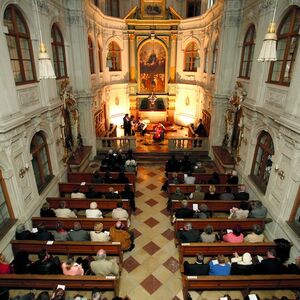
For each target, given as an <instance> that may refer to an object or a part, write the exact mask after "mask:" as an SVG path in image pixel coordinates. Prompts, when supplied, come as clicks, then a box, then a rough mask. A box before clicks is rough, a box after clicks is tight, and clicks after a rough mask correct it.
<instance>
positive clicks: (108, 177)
mask: <svg viewBox="0 0 300 300" xmlns="http://www.w3.org/2000/svg"><path fill="white" fill-rule="evenodd" d="M103 182H104V183H114V182H115V181H114V179H113V178H112V176H111V175H110V172H109V171H106V172H105V174H104V178H103Z"/></svg>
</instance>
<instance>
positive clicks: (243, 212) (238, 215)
mask: <svg viewBox="0 0 300 300" xmlns="http://www.w3.org/2000/svg"><path fill="white" fill-rule="evenodd" d="M248 215H249V206H248V203H247V202H245V201H242V202H241V204H240V208H237V207H233V208H231V209H230V215H229V217H228V219H246V218H248Z"/></svg>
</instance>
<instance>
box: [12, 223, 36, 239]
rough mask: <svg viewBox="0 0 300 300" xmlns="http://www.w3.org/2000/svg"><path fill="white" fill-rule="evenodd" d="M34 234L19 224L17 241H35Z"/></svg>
mask: <svg viewBox="0 0 300 300" xmlns="http://www.w3.org/2000/svg"><path fill="white" fill-rule="evenodd" d="M34 239H35V235H34V233H32V232H30V231H29V230H26V229H25V225H24V224H19V225H18V226H17V228H16V240H34Z"/></svg>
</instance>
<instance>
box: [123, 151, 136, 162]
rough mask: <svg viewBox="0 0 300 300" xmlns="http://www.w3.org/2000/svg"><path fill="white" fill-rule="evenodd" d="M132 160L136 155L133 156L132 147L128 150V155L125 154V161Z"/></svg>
mask: <svg viewBox="0 0 300 300" xmlns="http://www.w3.org/2000/svg"><path fill="white" fill-rule="evenodd" d="M128 159H129V160H130V159H134V156H133V151H132V150H131V149H129V150H128V151H127V154H126V156H125V161H126V160H128Z"/></svg>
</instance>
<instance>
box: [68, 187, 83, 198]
mask: <svg viewBox="0 0 300 300" xmlns="http://www.w3.org/2000/svg"><path fill="white" fill-rule="evenodd" d="M71 198H79V199H86V196H85V194H84V193H80V192H79V190H78V189H75V190H74V191H73V193H72V194H71Z"/></svg>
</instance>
